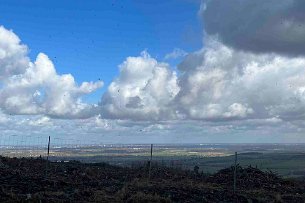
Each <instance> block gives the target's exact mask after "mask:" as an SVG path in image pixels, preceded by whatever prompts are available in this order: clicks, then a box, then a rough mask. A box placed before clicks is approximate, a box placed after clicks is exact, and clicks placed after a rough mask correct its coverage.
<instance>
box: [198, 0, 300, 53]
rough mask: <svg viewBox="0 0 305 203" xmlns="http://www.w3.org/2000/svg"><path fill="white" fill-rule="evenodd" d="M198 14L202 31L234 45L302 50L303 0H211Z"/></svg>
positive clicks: (256, 50)
mask: <svg viewBox="0 0 305 203" xmlns="http://www.w3.org/2000/svg"><path fill="white" fill-rule="evenodd" d="M200 14H201V16H202V18H203V23H204V27H205V32H206V33H207V34H208V35H218V36H219V38H220V39H221V40H222V41H223V42H224V43H225V44H227V45H229V46H232V47H234V48H238V49H242V50H249V51H254V52H277V53H281V54H288V55H304V54H305V1H304V0H255V1H254V0H211V1H205V2H204V3H203V5H202V9H201V11H200Z"/></svg>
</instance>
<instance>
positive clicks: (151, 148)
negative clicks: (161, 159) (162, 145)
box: [148, 144, 153, 179]
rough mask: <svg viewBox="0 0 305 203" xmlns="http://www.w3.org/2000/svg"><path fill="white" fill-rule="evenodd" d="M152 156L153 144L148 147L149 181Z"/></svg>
mask: <svg viewBox="0 0 305 203" xmlns="http://www.w3.org/2000/svg"><path fill="white" fill-rule="evenodd" d="M152 155H153V144H151V145H150V161H149V174H148V179H150V174H151V162H152Z"/></svg>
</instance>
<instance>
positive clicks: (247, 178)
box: [0, 157, 305, 202]
mask: <svg viewBox="0 0 305 203" xmlns="http://www.w3.org/2000/svg"><path fill="white" fill-rule="evenodd" d="M0 160H1V163H0V185H1V188H0V201H1V202H234V201H235V202H305V182H304V181H302V180H295V179H283V178H281V177H279V176H278V175H276V174H274V173H272V172H263V171H260V170H259V169H256V168H253V167H247V168H242V167H238V170H237V194H236V195H235V196H234V195H233V191H232V189H233V167H232V168H226V169H223V170H220V171H219V172H218V173H216V174H213V175H207V174H203V173H199V172H197V171H196V170H195V171H183V170H180V169H173V168H167V167H163V166H156V165H154V166H153V167H152V173H151V179H150V180H148V178H147V177H148V167H145V166H143V167H141V166H138V167H135V168H123V167H117V166H111V165H108V164H104V163H100V164H84V163H80V162H75V161H74V162H68V163H67V162H57V163H55V162H49V163H48V162H46V161H45V160H43V159H25V158H23V159H17V158H4V157H0ZM47 163H48V166H47ZM46 168H48V172H47V173H46Z"/></svg>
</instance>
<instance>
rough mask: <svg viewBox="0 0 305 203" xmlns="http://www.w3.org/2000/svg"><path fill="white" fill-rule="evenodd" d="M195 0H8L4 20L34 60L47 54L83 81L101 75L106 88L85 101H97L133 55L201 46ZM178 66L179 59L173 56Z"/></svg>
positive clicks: (62, 70) (2, 8)
mask: <svg viewBox="0 0 305 203" xmlns="http://www.w3.org/2000/svg"><path fill="white" fill-rule="evenodd" d="M199 4H200V2H199V1H196V0H195V1H192V0H169V1H162V0H158V1H149V0H145V1H142V0H135V1H131V0H122V1H118V0H103V1H98V0H92V1H86V3H84V1H81V0H73V1H72V0H60V1H59V0H55V1H40V0H32V1H26V0H4V1H1V4H0V13H1V14H0V25H4V26H5V28H7V29H12V30H13V31H14V32H15V33H16V34H17V35H18V36H19V37H20V39H21V40H22V42H23V43H24V44H26V45H27V46H28V47H29V49H30V57H31V59H32V60H34V59H35V58H36V56H37V54H38V53H39V52H43V53H45V54H47V55H48V56H49V57H50V59H51V60H52V61H53V63H54V64H55V66H56V70H57V72H58V73H59V74H63V73H71V74H73V76H74V77H75V79H76V81H77V82H78V83H80V82H82V81H95V80H98V79H101V80H103V81H104V82H105V86H104V88H102V89H99V90H97V91H96V92H94V93H93V94H91V95H90V96H86V97H84V99H85V101H87V102H90V103H97V101H99V100H100V97H101V95H102V93H103V92H104V91H105V89H106V87H107V86H108V84H109V83H110V82H111V81H112V80H113V78H114V77H115V76H116V75H117V74H118V65H119V64H121V63H122V62H123V61H124V60H125V58H126V57H128V56H138V55H139V54H140V52H141V51H143V50H147V51H148V52H149V53H150V55H151V56H153V57H155V58H156V59H158V60H163V59H164V56H165V55H166V54H167V53H169V52H171V51H172V50H173V49H174V48H180V49H183V50H185V51H187V52H191V51H194V50H196V49H198V48H200V47H201V41H202V28H201V23H200V20H199V18H198V15H197V12H198V8H199ZM168 62H170V63H171V64H172V65H173V66H175V65H176V63H177V62H179V61H177V60H171V61H168Z"/></svg>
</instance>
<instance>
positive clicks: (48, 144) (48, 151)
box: [47, 136, 50, 161]
mask: <svg viewBox="0 0 305 203" xmlns="http://www.w3.org/2000/svg"><path fill="white" fill-rule="evenodd" d="M49 154H50V136H49V142H48V156H47V161H49Z"/></svg>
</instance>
